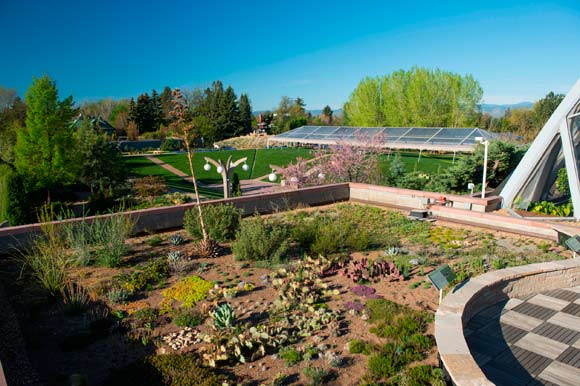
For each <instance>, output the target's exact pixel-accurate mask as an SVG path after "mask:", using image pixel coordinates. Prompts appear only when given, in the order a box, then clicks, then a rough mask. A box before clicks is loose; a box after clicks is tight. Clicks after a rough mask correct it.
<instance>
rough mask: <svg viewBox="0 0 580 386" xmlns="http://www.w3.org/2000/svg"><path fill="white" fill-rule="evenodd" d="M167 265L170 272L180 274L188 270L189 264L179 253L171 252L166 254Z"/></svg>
mask: <svg viewBox="0 0 580 386" xmlns="http://www.w3.org/2000/svg"><path fill="white" fill-rule="evenodd" d="M167 265H168V266H169V269H170V270H171V271H172V272H175V273H178V274H181V273H183V272H185V271H187V270H188V268H189V266H190V262H189V261H188V259H186V258H185V255H184V254H183V253H182V252H181V251H171V252H169V253H168V254H167Z"/></svg>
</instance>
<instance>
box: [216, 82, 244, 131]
mask: <svg viewBox="0 0 580 386" xmlns="http://www.w3.org/2000/svg"><path fill="white" fill-rule="evenodd" d="M237 99H238V98H237V97H236V93H235V92H234V89H233V88H232V87H231V86H228V88H227V89H226V91H225V92H224V95H223V98H222V100H221V103H220V105H219V108H220V110H219V117H220V119H219V122H220V127H219V128H220V134H221V135H220V139H224V138H231V137H235V136H236V135H238V133H239V131H240V130H239V129H240V122H239V115H240V114H239V111H238V101H237Z"/></svg>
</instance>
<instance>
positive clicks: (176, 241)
mask: <svg viewBox="0 0 580 386" xmlns="http://www.w3.org/2000/svg"><path fill="white" fill-rule="evenodd" d="M184 242H185V240H184V239H183V236H182V235H180V234H179V233H176V234H174V235H172V236H171V237H170V238H169V243H170V244H171V245H175V246H178V245H181V244H183V243H184Z"/></svg>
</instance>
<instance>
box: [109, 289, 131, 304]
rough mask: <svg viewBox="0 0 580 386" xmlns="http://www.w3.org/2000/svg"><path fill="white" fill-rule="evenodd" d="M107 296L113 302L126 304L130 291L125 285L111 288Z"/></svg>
mask: <svg viewBox="0 0 580 386" xmlns="http://www.w3.org/2000/svg"><path fill="white" fill-rule="evenodd" d="M107 298H108V299H109V301H110V302H111V303H116V304H124V303H126V302H127V299H129V291H127V290H126V289H125V288H123V287H116V288H111V289H110V290H109V292H107Z"/></svg>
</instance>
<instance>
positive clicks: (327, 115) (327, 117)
mask: <svg viewBox="0 0 580 386" xmlns="http://www.w3.org/2000/svg"><path fill="white" fill-rule="evenodd" d="M332 114H333V113H332V109H331V108H330V106H328V105H326V106H324V108H323V109H322V120H323V122H324V123H325V124H327V125H331V124H332Z"/></svg>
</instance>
